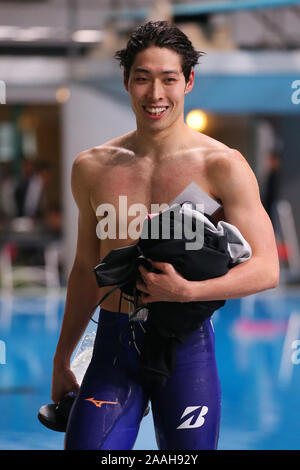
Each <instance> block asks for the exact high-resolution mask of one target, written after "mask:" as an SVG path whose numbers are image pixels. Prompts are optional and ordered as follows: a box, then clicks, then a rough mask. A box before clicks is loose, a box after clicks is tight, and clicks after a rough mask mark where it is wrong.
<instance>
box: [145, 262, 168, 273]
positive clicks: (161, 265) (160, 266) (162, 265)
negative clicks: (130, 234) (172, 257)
mask: <svg viewBox="0 0 300 470" xmlns="http://www.w3.org/2000/svg"><path fill="white" fill-rule="evenodd" d="M149 261H150V262H151V264H152V265H153V266H154V267H155V268H157V269H160V270H161V271H165V272H166V271H167V270H169V269H170V268H173V265H172V264H170V263H164V262H163V261H152V260H149Z"/></svg>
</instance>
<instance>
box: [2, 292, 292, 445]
mask: <svg viewBox="0 0 300 470" xmlns="http://www.w3.org/2000/svg"><path fill="white" fill-rule="evenodd" d="M64 302H65V293H64V291H59V292H50V293H48V294H36V293H30V292H17V293H15V294H14V296H11V295H10V294H5V293H2V294H1V295H0V308H1V310H0V377H1V381H0V382H1V384H0V413H1V420H0V449H1V450H4V449H5V450H12V449H15V450H19V449H28V450H29V449H37V450H38V449H45V450H47V449H62V448H63V439H64V434H63V433H57V432H54V431H51V430H48V429H47V428H45V427H44V426H42V425H41V424H40V423H39V421H38V420H37V412H38V409H39V407H40V406H41V405H42V404H45V403H49V402H50V401H51V400H50V388H51V374H52V358H53V355H54V351H55V348H56V344H57V340H58V335H59V327H60V323H61V319H62V315H63V309H64ZM213 324H214V329H215V334H216V354H217V362H218V367H219V374H220V379H221V384H222V419H221V430H220V439H219V449H228V450H229V449H238V450H239V449H242V450H254V449H256V450H263V449H268V450H273V449H285V450H290V449H299V448H300V438H299V427H300V426H299V422H300V419H299V418H300V404H299V392H298V390H299V386H300V364H299V365H298V362H300V360H299V361H298V357H299V359H300V353H299V355H298V348H299V350H300V346H299V347H298V343H297V340H300V290H298V289H290V290H287V289H284V288H282V287H278V288H277V289H273V290H272V291H267V292H264V293H260V294H256V295H254V296H250V297H247V298H244V299H238V300H230V301H227V303H226V305H225V306H224V307H223V308H222V309H220V310H219V311H217V312H216V313H215V314H214V316H213ZM92 327H94V326H92ZM299 343H300V342H299ZM134 448H135V449H136V450H139V449H144V450H151V449H157V446H156V441H155V435H154V430H153V424H152V417H151V413H149V415H148V416H146V417H145V418H144V419H143V421H142V424H141V428H140V432H139V435H138V438H137V441H136V444H135V447H134Z"/></svg>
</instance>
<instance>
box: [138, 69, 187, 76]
mask: <svg viewBox="0 0 300 470" xmlns="http://www.w3.org/2000/svg"><path fill="white" fill-rule="evenodd" d="M134 72H135V73H136V72H142V73H148V74H150V73H151V72H150V71H149V70H147V69H142V68H141V67H137V68H136V69H134ZM169 73H174V74H176V75H179V72H178V70H165V71H163V72H161V75H167V74H169Z"/></svg>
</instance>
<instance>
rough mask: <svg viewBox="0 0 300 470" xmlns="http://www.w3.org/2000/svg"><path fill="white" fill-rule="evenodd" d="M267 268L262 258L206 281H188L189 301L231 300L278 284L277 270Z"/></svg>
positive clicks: (247, 262) (251, 260)
mask: <svg viewBox="0 0 300 470" xmlns="http://www.w3.org/2000/svg"><path fill="white" fill-rule="evenodd" d="M274 271H276V272H272V270H267V269H266V268H265V263H263V262H262V261H261V260H260V259H258V258H257V259H256V258H251V259H250V260H249V261H245V262H244V263H241V264H238V265H237V266H235V267H234V268H231V269H230V270H229V271H228V272H227V274H225V275H224V276H220V277H215V278H212V279H208V280H205V281H187V284H186V293H187V294H186V295H187V299H188V301H190V302H192V301H207V300H227V299H228V300H229V299H237V298H240V297H245V296H247V295H251V294H254V293H256V292H259V291H263V290H266V289H271V288H273V287H276V285H277V282H278V281H277V270H275V269H274Z"/></svg>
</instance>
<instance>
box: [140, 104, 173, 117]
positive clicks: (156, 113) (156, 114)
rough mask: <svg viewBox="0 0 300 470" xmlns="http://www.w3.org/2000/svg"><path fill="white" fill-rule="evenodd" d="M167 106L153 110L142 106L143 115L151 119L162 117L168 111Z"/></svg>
mask: <svg viewBox="0 0 300 470" xmlns="http://www.w3.org/2000/svg"><path fill="white" fill-rule="evenodd" d="M168 108H169V106H161V107H155V108H150V107H147V106H143V109H144V111H145V113H146V114H147V115H148V116H149V117H152V118H158V117H161V116H163V115H164V114H165V113H166V111H167V110H168Z"/></svg>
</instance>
